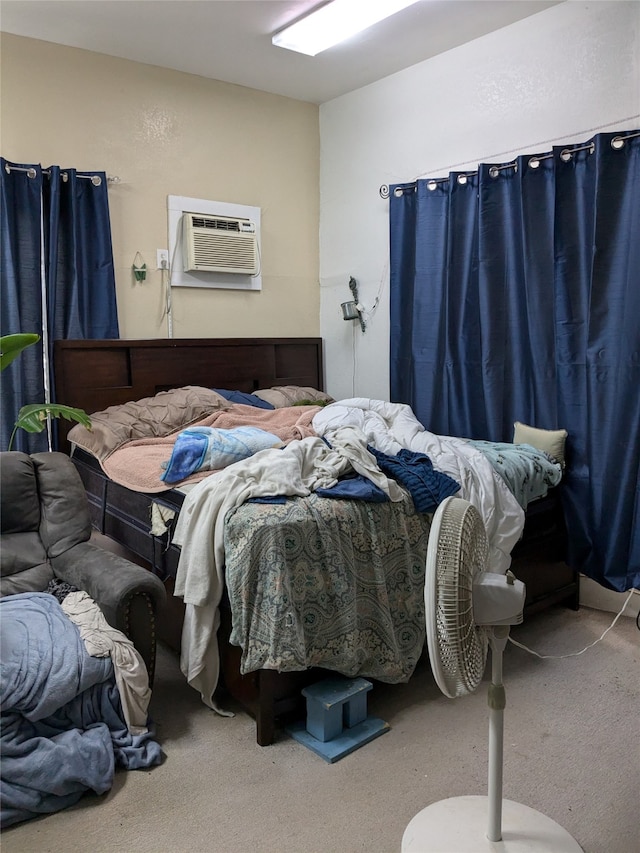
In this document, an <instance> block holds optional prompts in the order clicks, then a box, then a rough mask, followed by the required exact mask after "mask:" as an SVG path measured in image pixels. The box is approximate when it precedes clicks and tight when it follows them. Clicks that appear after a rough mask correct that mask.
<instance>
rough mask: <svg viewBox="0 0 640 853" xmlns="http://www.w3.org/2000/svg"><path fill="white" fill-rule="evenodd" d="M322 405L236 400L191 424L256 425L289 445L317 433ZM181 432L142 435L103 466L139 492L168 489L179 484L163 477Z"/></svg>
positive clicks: (195, 477)
mask: <svg viewBox="0 0 640 853" xmlns="http://www.w3.org/2000/svg"><path fill="white" fill-rule="evenodd" d="M320 408H321V407H320V406H290V407H287V408H283V409H259V408H256V407H255V406H245V405H243V404H241V403H235V404H234V405H232V406H229V408H226V409H222V410H220V411H216V412H213V413H212V414H211V415H207V417H205V418H203V419H202V420H200V421H197V422H196V423H195V424H191V426H196V425H197V426H206V427H216V428H217V429H232V428H233V427H238V426H256V427H259V428H260V429H263V430H266V431H267V432H271V433H273V434H274V435H277V436H278V438H281V439H282V441H283V442H284V443H285V444H288V443H289V442H290V441H295V440H297V439H301V438H307V437H308V436H313V435H315V434H316V433H315V432H314V430H313V428H312V426H311V421H312V420H313V416H314V415H315V414H316V412H318V411H320ZM177 436H178V432H174V433H172V434H171V435H166V436H162V437H159V438H139V439H134V440H133V441H129V442H127V443H126V444H123V445H121V446H120V447H118V448H117V449H116V450H114V451H113V452H112V453H111V454H110V455H109V456H107V458H106V459H104V460H103V461H102V463H101V464H102V468H103V469H104V471H105V472H106V474H107V475H108V476H109V477H111V479H112V480H114V481H115V482H116V483H120V485H122V486H126V487H127V488H128V489H132V490H133V491H136V492H166V491H168V490H169V489H170V488H173V486H174V485H175V484H172V485H167V484H166V483H164V482H163V481H162V480H161V479H160V475H161V474H162V471H163V468H162V464H163V463H166V462H168V461H169V458H170V457H171V451H172V450H173V445H174V444H175V441H176V438H177ZM212 473H215V472H213V471H199V472H197V473H195V474H192V475H191V476H190V477H187V478H186V479H184V480H182V481H181V482H180V483H178V484H177V485H178V486H181V485H184V484H185V483H195V482H197V481H198V480H202V479H203V478H204V477H208V476H210V475H211V474H212Z"/></svg>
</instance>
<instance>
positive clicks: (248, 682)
mask: <svg viewBox="0 0 640 853" xmlns="http://www.w3.org/2000/svg"><path fill="white" fill-rule="evenodd" d="M55 373H56V388H57V395H58V398H59V399H61V400H64V402H65V403H66V404H68V405H73V406H79V407H81V408H84V409H85V410H86V411H88V412H98V411H103V410H104V409H105V408H107V407H110V406H116V405H121V404H125V403H127V402H130V401H133V400H140V399H142V398H147V397H153V396H154V395H158V394H159V393H163V392H169V391H171V390H172V389H179V388H182V387H186V386H196V387H203V388H207V389H234V390H236V391H238V392H243V393H247V394H252V393H253V392H255V391H256V390H259V389H271V388H274V387H282V386H285V387H289V386H293V387H295V386H298V387H302V388H313V389H318V390H319V391H321V390H322V388H323V368H322V342H321V340H320V339H317V338H284V339H213V340H208V339H205V340H200V339H193V340H192V339H189V340H151V341H58V342H56V345H55ZM313 402H315V401H311V403H313ZM303 408H304V407H303ZM327 411H329V408H327ZM350 411H351V412H354V411H355V412H356V414H358V409H357V407H351V408H350ZM317 414H318V412H317V410H316V412H315V415H317ZM315 415H314V417H315ZM66 432H67V430H66V428H65V427H64V426H63V429H62V430H61V433H60V436H59V440H60V446H61V449H63V450H67V451H69V450H70V446H69V444H68V442H67V440H66ZM73 459H74V462H75V464H76V466H77V468H78V470H79V471H80V474H81V476H82V479H83V482H84V483H85V488H86V490H87V493H88V496H89V501H90V506H91V513H92V521H93V524H94V526H95V528H96V531H97V533H98V534H100V535H102V536H105V537H108V539H109V540H110V541H113V542H115V543H118V545H119V546H121V547H123V548H125V549H126V550H127V552H128V553H129V554H130V555H132V556H133V557H134V558H135V559H136V561H137V562H139V563H140V564H141V565H145V566H146V567H147V568H149V569H150V570H151V571H153V572H154V573H155V574H157V575H158V576H159V577H161V578H162V579H163V581H164V582H165V585H166V586H167V591H168V592H169V597H170V602H171V603H170V606H169V607H168V609H167V612H166V614H165V618H164V619H162V620H161V639H163V640H165V642H167V643H168V644H169V645H170V646H172V647H173V648H175V649H179V648H180V646H181V642H182V632H183V622H184V615H185V605H184V604H183V602H182V601H181V600H180V598H177V597H175V596H173V594H172V593H173V592H174V589H175V584H176V576H177V573H178V571H179V561H180V555H181V552H182V550H183V549H181V548H180V547H178V546H177V545H176V544H175V542H174V541H173V535H174V532H175V525H176V519H180V515H179V513H180V510H181V508H182V506H183V503H184V501H185V499H186V497H185V494H184V493H182V492H180V491H178V490H176V489H165V490H162V491H152V492H144V491H137V490H132V489H130V488H127V487H126V486H123V485H122V484H121V483H118V482H115V481H114V480H113V479H112V478H110V477H108V476H107V475H106V473H105V471H104V468H103V466H102V465H101V464H100V462H98V461H97V459H96V458H95V457H94V456H92V454H90V453H87V452H83V451H82V450H78V449H77V448H76V449H75V451H74V454H73ZM323 514H326V515H323ZM314 517H315V518H316V519H318V518H320V519H322V523H323V524H326V525H328V526H330V527H332V529H334V530H338V531H341V538H340V536H337V538H336V542H338V543H342V544H337V545H336V548H337V552H336V554H334V556H333V558H332V563H333V564H334V565H337V564H340V563H342V564H343V565H344V564H345V563H347V562H350V561H355V562H358V561H360V562H361V563H362V564H363V565H364V564H365V563H367V560H368V556H370V544H365V545H362V547H361V549H360V552H359V553H358V554H356V555H355V557H354V552H353V550H351V551H350V554H349V560H346V559H345V558H344V555H342V557H341V556H340V553H339V552H340V548H344V547H345V542H346V541H347V540H348V539H349V538H351V539H353V538H354V537H353V536H352V535H351V537H349V533H348V531H354V530H356V531H362V530H364V529H367V528H368V529H369V530H374V531H375V530H377V531H380V530H383V531H385V532H386V535H387V540H386V541H380V542H377V543H376V547H377V548H378V551H379V554H382V555H384V557H379V559H378V561H377V562H378V563H382V562H384V561H386V563H387V565H394V566H397V571H396V577H395V578H394V579H393V581H392V582H391V581H390V583H392V584H393V585H392V586H391V587H390V589H391V591H392V593H393V592H394V590H395V593H397V595H398V596H400V598H398V601H401V603H402V606H397V607H396V608H395V613H396V614H397V613H399V612H402V610H403V607H404V608H405V609H407V607H408V609H412V610H413V611H414V612H413V613H412V619H411V620H405V623H404V624H403V623H402V620H401V621H400V623H398V624H394V625H393V626H392V628H391V629H389V630H390V633H389V643H388V645H389V647H391V646H392V645H393V642H392V640H393V638H394V637H395V638H397V637H403V638H404V642H405V647H403V648H400V649H398V650H396V653H395V655H389V656H388V657H389V659H388V660H386V661H385V664H384V667H387V669H386V670H385V669H384V667H383V669H382V671H381V672H380V673H378V674H377V675H376V676H375V677H379V678H380V680H385V678H386V680H389V681H392V680H402V679H404V678H406V677H408V676H407V671H408V670H410V669H411V668H412V666H413V660H412V659H411V660H409V662H408V663H407V671H401V669H402V663H401V661H402V658H403V657H405V656H407V655H408V657H409V658H411V655H413V656H414V657H415V650H416V648H417V647H418V646H420V645H421V638H420V636H414V635H415V626H416V624H417V623H418V622H419V621H420V619H421V618H422V617H421V613H420V611H419V606H420V605H419V601H420V599H421V591H420V590H421V587H420V584H421V578H420V574H419V573H420V571H422V572H424V553H425V548H426V540H427V538H428V520H427V518H426V517H425V515H424V514H421V513H416V512H415V511H414V509H413V505H412V502H411V501H410V500H409V501H407V500H402V501H401V500H398V501H396V502H391V503H386V504H376V503H373V502H367V503H366V504H365V503H363V502H356V501H350V500H348V501H343V502H339V501H335V500H330V499H323V498H319V497H318V496H317V495H316V494H315V493H314V494H311V495H306V496H300V497H298V498H295V499H294V500H293V501H291V500H289V501H287V502H286V503H284V504H279V505H278V504H272V505H270V506H265V505H263V504H260V503H251V504H244V505H243V506H242V507H241V508H235V509H234V510H233V512H230V513H229V514H228V517H227V521H226V525H225V533H224V536H225V549H227V550H228V552H229V554H230V556H231V559H232V562H233V563H235V564H237V565H238V566H243V565H244V566H249V565H253V564H254V563H257V561H258V555H260V554H262V555H264V554H265V553H267V552H269V548H272V549H273V548H276V550H277V547H279V546H278V542H280V543H281V545H282V548H285V547H286V548H289V549H291V550H292V551H295V549H296V547H300V548H302V545H300V542H304V544H305V549H306V550H304V560H305V561H307V562H312V559H311V558H310V557H309V553H310V550H309V549H310V548H312V545H310V544H309V543H310V542H311V543H313V541H314V536H313V529H314V528H313V526H311V527H310V526H309V525H312V519H313V518H314ZM163 519H164V520H163ZM265 519H269V524H266V523H265ZM383 520H384V523H383ZM315 529H316V534H315V540H316V541H320V540H321V539H323V537H318V535H317V525H316V528H315ZM261 537H262V538H261ZM265 537H267V538H266V539H265ZM269 537H270V538H269ZM296 537H298V539H296ZM400 539H404V540H406V542H407V543H408V544H407V545H405V546H403V547H404V548H405V551H404V553H403V552H402V550H400V551H398V552H397V553H396V552H393V548H392V546H391V545H390V543H395V544H394V546H393V547H397V542H398V540H400ZM564 540H565V531H564V527H563V521H562V511H561V508H560V503H559V490H558V489H557V488H555V489H552V490H551V491H550V492H549V494H548V495H547V496H546V497H543V498H540V499H538V500H536V501H533V502H532V503H531V504H530V505H529V507H528V508H527V513H526V520H525V525H524V535H523V536H522V539H521V540H520V541H518V543H517V544H516V545H515V547H514V548H513V552H512V556H513V563H512V570H513V571H514V573H515V574H516V575H517V576H518V577H520V578H521V579H522V580H523V581H524V582H525V583H526V585H527V604H526V608H527V609H526V612H527V613H531V612H534V611H535V610H539V609H541V608H543V607H546V606H548V605H550V604H553V603H558V602H564V603H567V604H570V605H571V606H574V607H576V606H577V595H578V580H577V576H576V574H575V573H574V572H573V571H571V570H570V569H569V567H567V566H566V565H565V563H564V561H563V553H564ZM324 541H325V542H326V541H328V538H327V537H324ZM282 543H284V544H282ZM296 543H297V544H296ZM349 547H352V546H351V545H349ZM368 549H369V550H368ZM232 551H233V553H232ZM318 559H325V560H326V554H324V555H322V556H321V555H320V553H318ZM403 561H404V562H405V563H407V564H408V565H409V566H414V567H415V572H414V574H415V575H416V577H415V578H413V579H412V581H411V583H410V584H409V591H408V592H407V591H406V590H405V591H404V592H402V593H400V592H399V590H402V589H403V583H404V584H405V586H406V571H405V569H404V568H403V566H402V565H401V563H402V562H403ZM368 562H369V563H370V564H371V565H374V564H375V563H376V560H373V561H372V560H368ZM263 571H264V566H263ZM355 574H356V575H357V572H356V573H355ZM388 574H389V575H390V576H391V575H392V574H393V572H388ZM409 575H411V572H410V573H409ZM356 582H357V579H356V580H354V578H353V577H352V578H351V579H349V578H345V577H342V578H341V579H340V583H342V584H349V583H352V584H353V583H356ZM260 583H261V581H260V572H259V571H257V572H256V574H255V575H254V576H253V577H243V576H242V575H241V574H240V575H238V578H237V579H236V581H235V583H230V584H229V588H228V589H225V590H224V595H223V596H222V599H221V602H220V608H219V617H220V628H219V630H218V631H217V638H218V644H219V660H220V671H221V672H220V674H221V679H222V683H223V685H224V688H225V689H226V690H227V691H228V692H229V693H230V694H231V695H232V696H233V697H234V698H235V699H236V700H238V701H239V702H240V703H241V704H242V705H243V707H245V708H246V709H247V710H248V711H249V712H250V713H251V714H252V715H253V716H254V717H255V719H256V729H257V732H256V733H257V740H258V743H260V744H261V745H266V744H268V743H271V742H272V741H273V739H274V736H275V731H276V728H275V727H276V720H277V719H278V718H279V717H281V716H284V715H286V714H288V713H290V712H299V709H300V705H301V696H300V689H301V687H303V686H305V685H306V684H308V683H310V682H311V681H313V680H316V679H317V678H318V677H319V675H320V674H322V673H323V672H324V670H323V669H318V668H316V666H315V665H309V659H308V658H305V659H304V660H302V661H301V660H300V658H299V657H296V655H295V654H290V653H289V651H288V650H290V648H291V644H290V643H282V644H280V646H278V642H277V637H278V631H277V627H278V625H280V626H283V625H286V623H287V618H288V617H287V614H286V613H285V614H282V613H278V610H277V606H276V605H275V603H274V602H273V601H272V602H271V603H270V604H271V607H272V611H271V612H273V613H274V614H276V615H275V616H274V618H273V619H272V620H271V622H269V620H266V621H267V625H266V628H265V631H266V632H267V633H266V635H265V636H261V637H260V636H259V637H253V638H252V640H255V645H254V647H253V650H252V652H251V655H250V658H251V659H250V660H248V659H247V650H246V649H244V648H243V647H242V645H238V643H239V642H241V636H240V635H241V634H242V630H243V627H242V626H243V625H244V626H251V625H252V624H253V625H255V624H256V621H258V622H260V620H256V618H255V614H254V613H253V612H252V609H251V608H252V606H253V604H252V596H249V595H247V593H246V590H247V589H250V588H251V589H253V590H254V594H255V592H256V590H259V589H264V581H263V586H262V587H260V586H259V585H260ZM252 585H253V586H252ZM374 588H376V583H375V579H374V580H373V581H371V589H374ZM291 592H292V591H291V590H289V593H291ZM293 592H294V593H295V590H293ZM402 596H404V597H402ZM373 598H375V596H374V597H373ZM372 600H373V599H372ZM274 608H275V609H274ZM374 609H375V608H374ZM321 611H322V608H319V607H316V608H315V610H314V616H313V618H314V619H316V618H317V619H320V618H321V617H322V619H324V623H325V624H324V630H325V631H331V630H332V628H331V614H330V613H329V614H327V613H326V612H325V613H322V612H321ZM378 616H379V614H378V615H377V616H376V619H377V621H378V624H379V622H380V619H379V618H378ZM394 620H396V616H394ZM262 621H263V622H264V620H262ZM396 621H397V620H396ZM291 628H292V631H293V629H294V628H295V624H293V623H292V625H291ZM294 633H295V632H294ZM347 633H348V632H347ZM325 636H326V635H325ZM261 643H262V646H261V645H260V644H261ZM346 644H347V643H345V638H344V631H343V635H342V639H341V641H340V642H339V643H337V644H335V650H336V657H335V660H334V661H333V662H331V663H330V666H329V668H330V669H334V670H336V671H341V672H343V674H352V672H351V670H350V669H349V667H350V665H351V664H350V662H349V660H347V659H346V658H345V657H344V656H343V652H344V647H345V645H346ZM325 645H326V644H325ZM283 649H284V651H283ZM352 653H353V654H356V655H357V650H356V651H353V650H352ZM318 659H319V660H320V662H321V665H322V666H326V659H323V658H322V655H319V656H318ZM394 667H395V668H396V670H397V671H394V669H393V668H394ZM390 673H392V674H390ZM325 674H326V673H325ZM372 677H374V676H372Z"/></svg>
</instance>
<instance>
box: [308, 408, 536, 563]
mask: <svg viewBox="0 0 640 853" xmlns="http://www.w3.org/2000/svg"><path fill="white" fill-rule="evenodd" d="M347 426H350V427H355V428H357V429H358V430H360V431H361V432H362V433H364V435H365V437H366V441H367V443H368V444H371V445H372V446H373V447H375V448H376V449H377V450H381V451H382V452H383V453H387V454H389V455H396V454H397V453H398V452H399V451H400V450H401V449H402V448H403V447H405V448H408V449H409V450H413V451H415V452H417V453H426V454H427V456H428V457H429V458H430V459H431V462H432V463H433V467H434V468H435V469H436V470H437V471H441V472H442V473H443V474H448V475H449V476H450V477H453V479H454V480H456V481H457V482H458V483H460V492H459V493H458V495H457V497H461V498H464V499H465V500H467V501H469V502H470V503H472V504H473V505H474V506H475V507H476V509H477V510H478V512H479V513H480V515H481V516H482V520H483V522H484V526H485V528H486V531H487V538H488V540H489V568H490V571H492V572H501V573H504V572H506V571H507V569H508V568H509V566H510V565H511V557H510V553H511V549H512V548H513V546H514V545H515V544H516V542H517V541H518V539H519V538H520V536H521V535H522V529H523V527H524V512H523V510H522V508H521V507H520V505H519V504H518V501H517V500H516V499H515V497H514V496H513V495H512V494H511V492H510V491H509V489H508V488H507V486H506V484H505V482H504V480H502V478H501V477H500V475H499V474H497V473H496V472H495V471H494V469H493V467H492V465H491V463H490V462H489V460H488V459H487V458H486V457H485V456H484V455H483V454H482V452H481V451H480V450H478V449H477V448H475V447H473V446H472V445H469V444H467V442H466V441H463V440H462V439H460V438H453V437H451V436H443V435H435V434H434V433H432V432H428V431H427V430H426V429H425V428H424V427H423V426H422V424H421V423H420V421H419V420H418V419H417V418H416V416H415V415H414V413H413V410H412V409H411V407H410V406H406V405H403V404H401V403H385V402H384V401H382V400H370V399H368V398H366V397H354V398H352V399H349V400H341V401H340V402H339V403H332V404H331V405H330V406H326V407H325V408H324V409H322V410H321V411H320V412H318V413H317V414H316V415H315V416H314V418H313V428H314V430H315V431H316V432H317V433H318V435H322V436H324V437H325V438H326V439H327V440H328V441H329V442H331V441H332V436H333V435H334V434H335V432H336V430H340V429H342V428H344V427H347Z"/></svg>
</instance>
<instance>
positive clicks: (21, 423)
mask: <svg viewBox="0 0 640 853" xmlns="http://www.w3.org/2000/svg"><path fill="white" fill-rule="evenodd" d="M48 415H50V416H51V417H52V418H66V419H67V420H69V421H75V422H76V423H79V424H82V426H84V427H86V428H87V429H91V418H90V417H89V415H88V414H87V413H86V412H85V411H84V410H83V409H74V408H72V407H71V406H63V405H61V404H59V403H30V404H29V405H28V406H23V407H22V408H21V409H20V411H19V412H18V420H17V421H16V428H17V429H24V430H26V431H27V432H42V430H43V429H44V427H45V424H46V422H47V416H48Z"/></svg>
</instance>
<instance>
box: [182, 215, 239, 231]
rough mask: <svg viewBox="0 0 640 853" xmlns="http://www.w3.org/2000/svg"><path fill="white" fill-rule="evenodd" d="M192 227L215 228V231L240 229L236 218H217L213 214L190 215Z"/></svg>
mask: <svg viewBox="0 0 640 853" xmlns="http://www.w3.org/2000/svg"><path fill="white" fill-rule="evenodd" d="M191 221H192V223H193V227H194V228H215V229H216V230H217V231H238V232H239V231H240V222H239V220H238V219H219V218H217V217H216V218H214V217H213V216H194V217H192V220H191Z"/></svg>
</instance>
